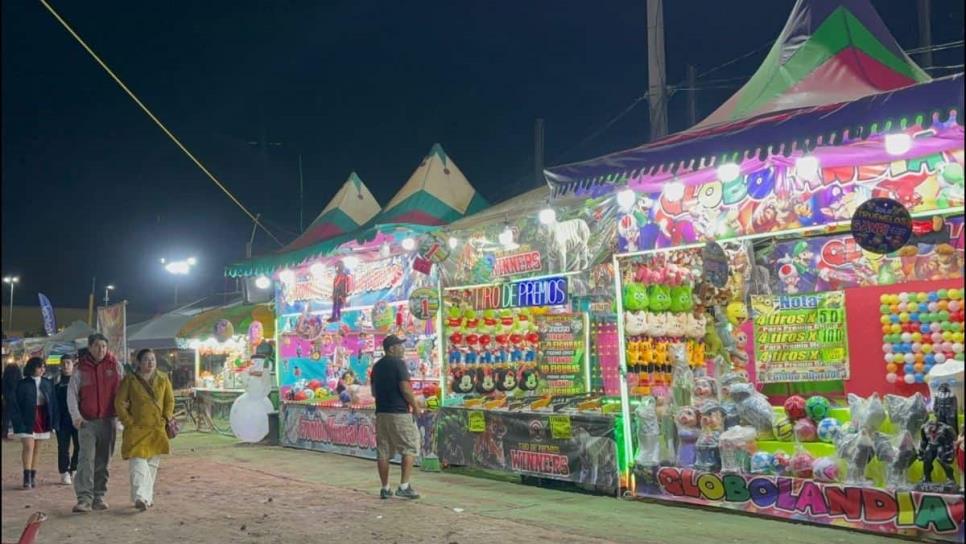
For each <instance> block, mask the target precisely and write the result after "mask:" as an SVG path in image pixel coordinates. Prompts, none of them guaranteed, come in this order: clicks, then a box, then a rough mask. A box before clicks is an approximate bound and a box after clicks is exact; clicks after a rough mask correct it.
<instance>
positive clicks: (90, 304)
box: [87, 276, 97, 327]
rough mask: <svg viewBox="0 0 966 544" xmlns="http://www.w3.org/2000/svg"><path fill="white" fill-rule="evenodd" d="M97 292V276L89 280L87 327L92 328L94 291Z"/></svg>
mask: <svg viewBox="0 0 966 544" xmlns="http://www.w3.org/2000/svg"><path fill="white" fill-rule="evenodd" d="M95 290H97V276H94V277H93V278H91V294H90V295H88V297H87V326H88V327H93V326H94V291H95Z"/></svg>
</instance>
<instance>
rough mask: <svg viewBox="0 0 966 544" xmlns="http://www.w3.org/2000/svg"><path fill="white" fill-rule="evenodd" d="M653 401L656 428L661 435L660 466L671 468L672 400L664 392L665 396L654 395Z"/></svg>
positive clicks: (672, 445)
mask: <svg viewBox="0 0 966 544" xmlns="http://www.w3.org/2000/svg"><path fill="white" fill-rule="evenodd" d="M654 400H655V401H656V405H655V407H654V409H655V412H657V423H658V428H659V429H660V433H661V446H660V462H661V465H662V466H671V465H673V464H674V460H675V459H676V457H675V446H674V442H675V435H674V416H673V414H672V399H671V397H670V395H669V394H668V393H667V391H666V390H665V394H663V395H655V397H654Z"/></svg>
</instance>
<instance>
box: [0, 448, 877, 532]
mask: <svg viewBox="0 0 966 544" xmlns="http://www.w3.org/2000/svg"><path fill="white" fill-rule="evenodd" d="M176 445H177V450H176V452H175V453H174V454H173V455H170V456H166V457H164V458H163V460H162V465H161V470H160V474H159V482H158V485H157V487H156V498H155V502H156V506H154V507H153V508H151V509H150V510H148V511H147V512H145V513H139V512H137V511H136V510H134V508H133V507H132V506H131V501H130V498H129V493H130V487H129V485H128V481H127V479H128V467H127V463H126V462H125V461H122V460H121V459H120V457H119V456H116V457H115V459H114V462H113V463H112V465H111V473H112V476H111V483H110V487H109V492H108V497H107V499H108V502H109V503H110V505H111V508H110V510H108V511H106V512H92V513H89V514H72V513H71V512H70V510H71V507H72V506H73V504H74V495H73V489H72V488H71V487H68V486H62V485H59V484H58V483H57V474H56V470H55V469H56V458H55V450H56V444H55V443H54V442H53V441H51V442H50V443H48V444H45V448H44V450H43V454H42V455H43V461H42V466H41V468H40V470H39V471H38V479H39V486H38V487H37V488H36V489H33V490H23V489H21V488H20V484H21V479H22V472H21V467H20V446H19V443H16V442H4V443H3V480H2V485H3V488H2V506H3V521H2V536H3V541H4V542H16V541H17V538H18V537H19V534H20V531H21V530H22V528H23V524H24V522H25V521H26V519H27V517H28V516H29V515H30V514H31V513H32V512H34V511H37V510H40V511H43V512H46V513H47V514H48V515H49V516H50V518H49V520H48V521H47V522H46V523H45V524H44V526H43V528H42V530H41V533H40V538H39V539H38V542H40V543H45V542H51V543H53V542H56V543H58V544H60V543H64V544H67V543H77V544H82V543H96V544H110V543H128V542H142V543H154V542H158V543H207V542H218V543H223V542H243V543H244V542H251V543H264V544H268V543H283V542H284V543H286V544H289V543H292V542H308V541H323V542H325V541H332V540H337V541H343V542H351V543H364V542H380V543H387V544H388V543H399V544H402V543H408V542H441V543H444V544H449V543H463V544H466V543H475V542H503V543H507V544H515V543H519V544H524V543H525V544H538V543H542V542H548V543H550V542H554V543H576V542H587V543H594V542H600V543H603V542H644V543H677V542H681V543H684V542H688V543H693V542H711V541H712V540H713V541H717V542H722V543H723V542H748V541H749V539H750V538H756V537H757V538H756V540H761V539H763V538H767V537H766V535H774V534H779V533H778V532H779V531H780V532H781V533H780V534H782V535H783V540H784V541H785V543H784V544H795V543H806V542H808V543H814V542H823V544H832V543H836V542H843V543H844V542H846V541H848V542H849V544H856V543H859V544H861V543H865V542H881V541H882V540H883V539H882V537H876V536H871V535H862V534H856V533H851V532H845V531H837V530H833V529H827V528H817V527H805V526H800V525H793V524H788V523H782V522H775V521H769V520H760V519H753V518H748V517H743V516H735V515H730V514H727V513H721V514H719V513H716V512H708V511H700V510H694V509H688V508H674V507H666V506H659V505H651V504H643V503H639V502H634V501H618V500H616V499H614V498H611V497H600V496H589V495H583V494H579V493H568V492H564V491H554V490H547V489H539V488H534V487H531V486H523V485H515V484H511V483H506V482H499V481H492V480H486V479H481V478H471V477H468V476H463V475H458V474H452V473H446V472H444V473H442V474H427V473H422V472H419V471H417V472H416V474H415V485H416V487H417V489H419V490H420V491H421V492H422V493H423V494H424V498H423V499H421V500H419V501H406V500H402V499H393V500H389V501H381V500H379V498H378V495H377V492H378V486H377V485H375V467H374V463H372V462H371V461H365V460H359V459H352V458H347V457H342V456H337V455H328V454H320V453H315V452H307V451H301V450H292V449H285V448H277V447H264V446H249V445H244V444H238V443H236V442H234V441H233V440H229V439H226V438H223V437H218V436H213V435H200V434H197V433H195V434H186V435H182V436H180V437H178V438H177V439H176ZM397 471H398V468H395V467H394V468H393V477H394V478H396V477H397V476H396V474H397ZM320 539H321V540H320Z"/></svg>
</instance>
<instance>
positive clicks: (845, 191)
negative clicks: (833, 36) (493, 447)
mask: <svg viewBox="0 0 966 544" xmlns="http://www.w3.org/2000/svg"><path fill="white" fill-rule="evenodd" d="M826 3H827V2H808V1H800V2H799V3H798V5H797V6H796V12H795V13H793V15H792V17H791V19H790V22H789V24H788V26H786V28H785V30H784V32H783V34H782V36H781V38H780V39H779V40H778V41H777V42H776V45H775V46H774V47H775V48H774V49H773V51H772V54H770V55H769V57H768V58H767V59H766V61H765V64H764V65H763V66H762V68H761V69H759V72H758V73H756V75H755V76H754V77H753V78H752V80H751V82H749V84H748V85H747V86H746V87H745V88H743V89H742V90H741V91H739V92H738V94H736V95H735V97H733V98H732V100H730V101H728V102H726V104H725V106H722V109H720V110H719V111H718V112H715V113H714V114H712V116H711V117H710V118H709V120H708V121H705V122H704V123H702V124H699V125H698V126H697V127H695V128H693V129H691V130H689V131H687V132H684V133H681V134H679V135H672V136H670V137H668V138H666V139H664V140H661V141H659V142H656V143H654V144H651V145H647V146H643V147H640V148H636V149H632V150H628V151H624V152H620V153H614V154H611V155H608V156H607V157H605V158H602V159H598V160H591V161H587V162H584V163H577V164H572V165H566V166H561V167H557V168H554V169H551V170H550V171H549V172H548V178H549V179H550V180H551V182H552V185H553V193H554V196H555V197H556V198H574V197H584V198H594V197H598V196H603V195H607V197H608V198H612V199H613V201H614V202H615V203H616V205H617V206H618V208H619V212H618V216H619V219H618V229H617V240H616V242H617V248H618V253H617V254H615V255H614V257H613V265H614V272H615V273H614V282H615V285H614V294H615V298H616V301H617V306H618V311H619V312H620V314H621V319H620V320H619V321H618V322H617V329H618V343H619V349H618V355H619V358H620V363H619V365H620V368H621V375H622V376H624V377H625V379H624V380H622V382H621V395H622V397H623V401H624V402H623V403H622V405H623V416H624V423H623V426H624V431H625V432H624V435H623V438H624V441H625V445H624V447H625V448H626V449H627V450H628V451H632V452H633V454H632V455H630V456H629V457H628V462H627V464H626V465H623V466H622V467H621V470H622V471H626V473H627V474H628V478H629V482H630V491H631V493H632V495H634V496H636V497H638V498H642V499H651V500H659V501H670V502H683V503H688V504H697V505H702V506H712V507H720V508H727V509H734V510H741V511H744V512H748V513H752V514H756V515H762V516H769V517H775V518H785V519H792V520H796V521H806V522H809V523H816V524H827V525H836V526H844V527H849V528H852V529H857V530H863V531H870V532H879V533H890V534H899V535H905V536H909V537H914V538H920V539H924V540H946V541H953V542H963V535H964V533H963V514H964V504H963V496H962V494H961V490H962V482H963V475H962V467H963V450H962V443H963V434H962V433H963V431H962V429H963V417H962V396H963V381H962V380H963V306H964V303H963V241H964V240H963V217H962V214H963V198H964V197H963V127H962V125H961V124H960V123H961V120H962V111H963V109H962V108H963V92H962V89H963V87H962V85H963V80H962V76H954V77H951V78H944V79H941V80H933V81H926V80H927V79H928V77H927V76H925V74H923V73H922V72H921V70H919V69H918V67H916V66H915V65H914V64H913V63H912V61H911V60H909V59H908V57H906V56H905V55H904V53H902V51H901V49H899V48H898V46H896V45H895V43H894V41H893V40H891V36H889V35H888V31H887V30H885V28H884V25H882V22H881V21H880V20H878V17H877V16H876V15H875V13H874V12H873V11H871V8H869V10H868V12H863V13H859V14H853V15H855V17H857V21H860V22H861V24H863V25H869V26H872V27H874V28H876V29H877V35H878V36H880V37H881V36H883V35H884V36H885V37H886V38H888V40H887V42H888V43H886V45H885V46H884V49H879V50H877V51H878V54H879V55H883V56H885V57H886V58H887V59H888V60H889V64H888V66H890V67H891V68H890V69H894V70H895V71H896V72H897V73H899V74H905V75H906V76H907V77H906V79H905V80H903V79H902V78H901V77H899V76H898V75H896V74H894V73H893V74H892V75H893V76H895V78H896V79H894V81H897V82H899V81H904V83H903V84H902V85H900V84H896V85H894V87H904V88H901V89H898V90H891V89H882V88H879V91H888V92H881V94H872V95H870V96H863V95H862V94H859V95H853V96H852V98H854V99H853V100H852V101H850V102H842V103H831V102H832V101H831V100H829V103H819V104H816V103H815V102H814V100H817V99H827V98H828V97H827V96H825V95H824V94H823V92H818V93H817V94H810V95H808V96H805V97H804V98H803V95H799V94H797V93H798V92H803V89H801V88H798V87H795V88H792V89H790V90H789V89H784V90H783V89H779V88H777V87H775V86H774V85H773V86H772V87H769V88H768V89H771V90H770V91H769V92H772V94H771V95H767V93H765V94H764V95H760V96H759V94H760V93H761V92H763V91H762V88H764V87H767V85H768V84H769V82H772V83H773V84H774V83H775V82H776V81H777V80H776V79H774V78H776V77H778V76H777V75H776V74H778V73H786V72H785V71H786V70H789V69H790V68H788V67H786V66H785V65H784V64H782V63H781V61H779V57H781V55H779V53H782V52H783V48H790V47H792V46H791V45H790V44H792V43H804V42H803V41H802V40H805V41H808V44H810V46H814V47H816V48H819V49H821V48H823V47H826V46H828V44H827V43H825V42H824V41H823V40H824V39H827V36H824V37H818V34H816V36H808V35H807V32H806V30H807V29H810V28H818V27H819V26H821V25H825V28H827V29H831V30H829V31H830V32H831V31H832V30H834V28H832V27H834V26H835V25H836V24H838V23H839V21H838V19H836V16H834V15H833V16H828V20H825V21H817V20H811V19H812V18H816V17H825V16H826V15H827V13H826V12H827V11H829V10H818V9H812V10H810V9H808V8H809V7H810V6H811V5H812V4H826ZM833 3H834V2H833ZM811 7H814V6H811ZM840 10H846V11H848V10H847V8H845V7H840ZM803 21H806V22H808V23H809V24H807V25H806V24H804V23H803ZM880 30H881V31H882V32H879V31H880ZM839 31H841V32H845V29H839ZM853 31H854V29H853ZM883 33H884V34H883ZM852 35H853V36H854V35H855V34H854V32H853V33H852ZM798 38H801V40H798ZM842 39H845V40H849V39H852V38H849V37H845V36H844V35H843V36H842ZM851 45H852V46H856V47H859V46H861V45H862V44H859V45H856V44H851ZM864 45H868V44H864ZM804 48H805V47H804V46H803V49H804ZM793 49H794V48H792V50H793ZM893 51H896V52H895V53H893ZM819 57H820V56H819ZM792 58H795V57H794V56H793V55H792ZM786 60H787V57H786ZM805 60H808V61H809V62H814V63H815V65H814V66H812V69H813V70H815V72H818V74H817V75H815V73H814V72H811V73H812V74H813V76H814V78H817V79H822V78H823V77H824V78H825V79H826V80H825V81H822V82H821V83H822V85H820V86H819V87H820V88H821V89H822V90H823V91H827V92H829V93H830V96H831V95H834V96H836V97H838V100H839V101H840V100H841V97H842V96H843V95H844V96H849V93H852V92H854V89H852V88H850V83H855V81H850V78H851V77H858V76H853V74H852V73H851V72H848V73H846V75H841V74H840V75H839V76H837V77H832V79H831V80H829V79H828V78H829V77H831V76H828V72H827V71H825V70H824V69H820V68H821V66H822V63H823V62H825V61H829V59H828V58H827V57H821V58H810V59H803V58H800V57H799V58H798V59H797V62H805ZM789 62H791V61H789ZM829 62H832V61H829ZM866 62H868V61H866ZM884 66H885V65H883V64H874V63H871V62H868V66H865V69H866V70H872V69H873V68H874V69H876V70H879V71H880V73H882V71H884V70H886V69H885V68H884ZM799 68H804V67H803V66H799ZM806 72H808V71H806ZM795 73H796V74H799V77H801V76H800V74H801V73H802V72H801V70H799V71H797V72H795ZM866 73H870V72H866ZM816 81H817V80H813V79H809V80H808V81H806V82H804V83H801V85H805V86H808V87H810V86H812V85H815V84H816ZM879 81H880V82H882V81H883V80H881V79H880V80H879ZM917 82H919V83H917ZM763 86H764V87H763ZM750 88H755V89H757V93H758V94H755V93H752V94H749V93H750V92H751V91H750V90H749V89H750ZM766 90H767V89H766ZM868 93H869V91H866V92H865V94H868ZM765 95H767V96H766V97H765V98H766V99H763V100H765V101H764V102H763V103H755V102H754V100H756V99H757V98H756V97H758V98H761V96H765ZM816 97H818V98H816ZM823 97H824V98H823ZM779 98H780V99H781V100H778V99H779ZM771 100H776V101H777V102H778V103H782V104H789V103H795V101H796V100H799V101H801V100H813V102H806V103H804V104H801V103H799V104H800V105H802V106H808V107H802V108H800V109H788V108H787V106H786V107H784V108H781V111H775V110H778V109H780V108H779V107H778V106H776V105H775V103H774V102H771ZM742 108H745V110H744V111H743V112H741V111H739V110H741V109H742Z"/></svg>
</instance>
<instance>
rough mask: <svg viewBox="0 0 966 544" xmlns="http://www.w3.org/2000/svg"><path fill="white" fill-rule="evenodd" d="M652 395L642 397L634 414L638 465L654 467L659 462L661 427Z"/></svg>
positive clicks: (636, 460)
mask: <svg viewBox="0 0 966 544" xmlns="http://www.w3.org/2000/svg"><path fill="white" fill-rule="evenodd" d="M656 408H657V407H656V401H655V399H654V397H644V398H642V399H641V403H640V404H638V406H637V409H636V410H635V411H634V415H635V416H636V419H637V450H638V451H637V457H636V458H635V459H634V461H635V462H636V464H637V466H638V467H656V466H658V465H659V464H660V462H661V459H660V436H661V429H660V425H659V422H658V418H657V409H656Z"/></svg>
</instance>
